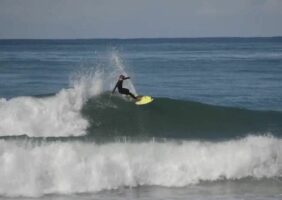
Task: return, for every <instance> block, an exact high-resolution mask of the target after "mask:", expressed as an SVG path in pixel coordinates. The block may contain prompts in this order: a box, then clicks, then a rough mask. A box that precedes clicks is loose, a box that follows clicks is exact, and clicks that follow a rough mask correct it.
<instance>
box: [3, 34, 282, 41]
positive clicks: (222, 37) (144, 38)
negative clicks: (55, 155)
mask: <svg viewBox="0 0 282 200" xmlns="http://www.w3.org/2000/svg"><path fill="white" fill-rule="evenodd" d="M225 38H226V39H228V38H230V39H231V38H233V39H252V38H261V39H263V38H282V35H278V36H207V37H132V38H130V37H129V38H119V37H117V38H114V37H113V38H110V37H109V38H0V40H155V39H159V40H161V39H225Z"/></svg>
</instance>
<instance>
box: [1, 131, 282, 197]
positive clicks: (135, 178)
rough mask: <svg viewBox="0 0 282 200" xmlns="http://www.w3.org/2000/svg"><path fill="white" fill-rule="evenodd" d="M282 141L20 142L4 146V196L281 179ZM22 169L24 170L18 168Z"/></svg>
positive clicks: (270, 139) (2, 170)
mask: <svg viewBox="0 0 282 200" xmlns="http://www.w3.org/2000/svg"><path fill="white" fill-rule="evenodd" d="M281 163H282V140H281V139H277V138H274V137H266V136H249V137H246V138H243V139H240V140H230V141H225V142H201V141H181V142H179V143H176V142H169V141H168V142H163V143H159V142H143V143H108V144H102V145H97V144H95V143H85V142H56V143H41V144H37V145H35V144H32V143H21V142H19V141H5V140H1V141H0V195H2V196H42V195H45V194H73V193H89V192H90V193H92V192H97V191H101V190H108V189H116V188H119V187H124V186H128V187H136V186H141V185H147V186H152V185H155V186H165V187H183V186H189V185H191V184H198V183H201V181H218V180H238V179H244V178H254V179H258V180H259V179H262V178H281V177H282V165H281ZM19 166H20V167H19Z"/></svg>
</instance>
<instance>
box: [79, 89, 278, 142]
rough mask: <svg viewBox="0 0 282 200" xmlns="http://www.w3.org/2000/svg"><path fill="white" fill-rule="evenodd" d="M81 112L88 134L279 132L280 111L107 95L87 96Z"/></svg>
mask: <svg viewBox="0 0 282 200" xmlns="http://www.w3.org/2000/svg"><path fill="white" fill-rule="evenodd" d="M82 113H83V115H84V116H85V118H86V119H87V120H88V121H89V124H90V125H89V127H88V135H90V136H92V137H96V138H97V137H114V136H117V137H118V136H129V137H139V138H140V137H160V138H190V139H191V138H194V139H199V138H201V139H230V138H237V137H245V136H246V135H248V134H258V135H260V134H266V133H271V134H273V135H275V136H278V137H280V136H281V134H282V113H281V112H274V111H252V110H247V109H240V108H231V107H222V106H214V105H208V104H202V103H197V102H191V101H184V100H173V99H168V98H155V100H154V102H153V103H151V104H148V105H145V106H136V105H135V104H134V103H133V102H130V101H128V100H125V99H122V98H120V97H118V96H112V97H110V96H109V95H108V94H103V95H99V96H97V97H95V98H92V99H90V100H89V101H88V102H87V103H86V104H85V105H84V107H83V109H82Z"/></svg>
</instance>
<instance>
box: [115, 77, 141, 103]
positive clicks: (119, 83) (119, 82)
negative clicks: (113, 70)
mask: <svg viewBox="0 0 282 200" xmlns="http://www.w3.org/2000/svg"><path fill="white" fill-rule="evenodd" d="M126 79H129V77H126V78H124V79H122V80H118V82H117V84H116V86H115V88H114V90H113V92H114V91H115V89H116V88H118V92H119V93H120V94H126V95H130V96H131V97H132V98H133V99H136V97H135V96H134V95H133V94H132V93H131V92H130V91H129V89H127V88H123V87H122V83H123V81H124V80H126Z"/></svg>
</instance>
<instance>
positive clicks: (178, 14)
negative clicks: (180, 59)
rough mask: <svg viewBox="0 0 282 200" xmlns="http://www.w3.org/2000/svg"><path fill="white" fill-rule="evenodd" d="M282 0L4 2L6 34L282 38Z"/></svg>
mask: <svg viewBox="0 0 282 200" xmlns="http://www.w3.org/2000/svg"><path fill="white" fill-rule="evenodd" d="M281 20H282V0H0V38H1V39H7V38H144V37H145V38H146V37H220V36H240V37H246V36H281V35H282V25H281V24H282V22H281Z"/></svg>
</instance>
